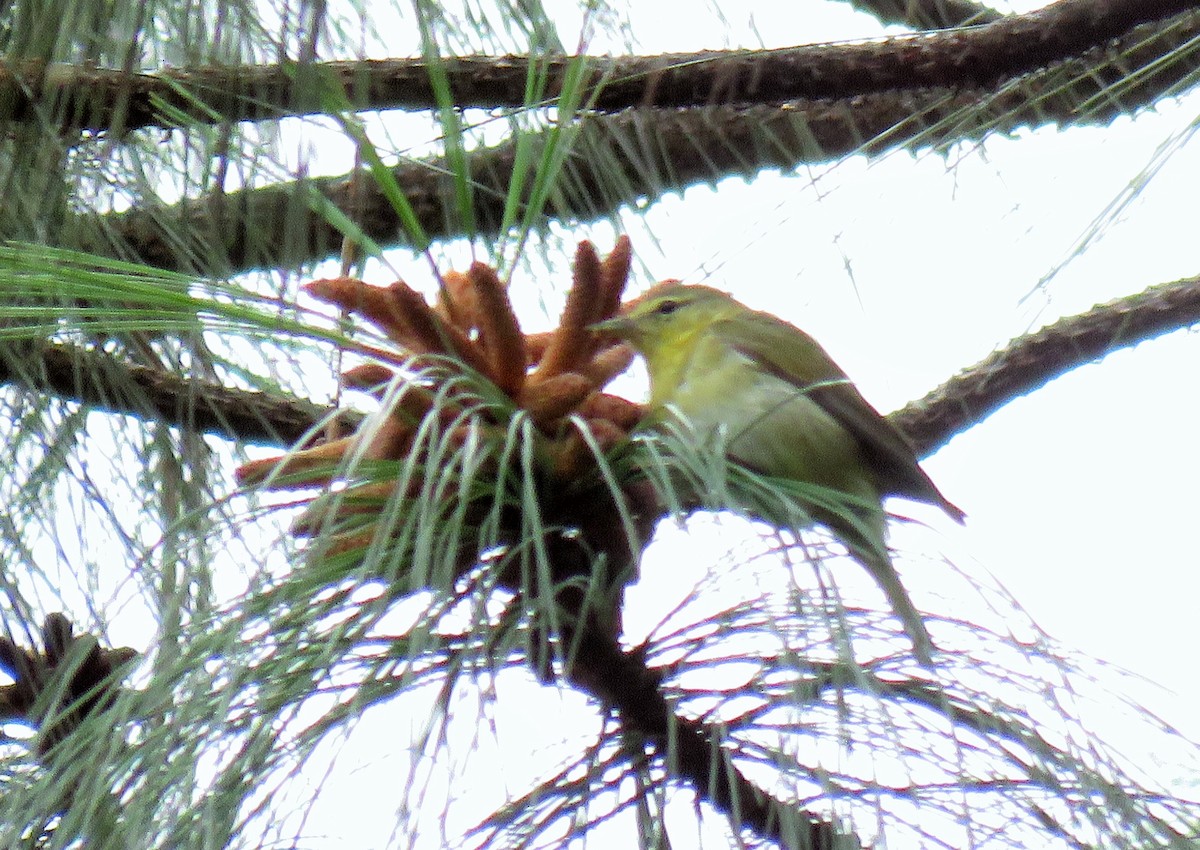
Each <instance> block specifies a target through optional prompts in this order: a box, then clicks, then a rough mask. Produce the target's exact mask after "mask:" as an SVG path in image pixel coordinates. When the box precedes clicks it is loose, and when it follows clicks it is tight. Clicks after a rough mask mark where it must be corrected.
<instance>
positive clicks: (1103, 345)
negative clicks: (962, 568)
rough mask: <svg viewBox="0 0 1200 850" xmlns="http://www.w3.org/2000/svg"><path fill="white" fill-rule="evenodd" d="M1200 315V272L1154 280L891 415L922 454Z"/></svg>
mask: <svg viewBox="0 0 1200 850" xmlns="http://www.w3.org/2000/svg"><path fill="white" fill-rule="evenodd" d="M1197 322H1200V277H1193V278H1187V279H1185V280H1179V281H1175V282H1174V283H1164V284H1160V285H1158V286H1154V287H1151V288H1149V289H1147V290H1145V291H1143V292H1140V293H1138V294H1137V295H1130V296H1126V297H1125V298H1120V299H1117V300H1115V301H1109V302H1108V303H1107V304H1101V305H1099V306H1097V307H1094V308H1092V309H1091V310H1089V311H1088V312H1086V313H1081V314H1079V315H1076V316H1070V317H1068V318H1065V319H1060V320H1059V321H1057V322H1055V323H1054V324H1053V325H1050V326H1048V327H1045V328H1042V329H1041V330H1039V331H1036V332H1035V333H1031V334H1029V335H1028V336H1023V337H1020V338H1019V339H1015V340H1013V341H1012V342H1011V343H1009V345H1008V346H1007V347H1005V348H1002V349H1000V350H999V351H996V352H995V353H993V354H991V355H990V356H988V357H986V358H985V359H983V360H982V361H980V362H979V363H977V364H975V365H974V366H972V367H970V368H969V369H966V370H964V371H963V372H960V373H959V374H958V375H955V376H954V377H953V378H951V379H950V380H949V381H947V382H946V383H944V384H942V385H941V386H940V387H938V388H937V389H935V390H933V391H932V392H931V393H929V394H928V395H927V396H925V397H924V398H923V399H921V400H920V401H915V402H913V403H911V404H909V405H908V406H906V407H904V408H903V409H902V410H899V411H897V412H896V413H894V414H893V419H894V421H895V422H896V424H897V425H899V426H900V427H901V429H903V430H904V432H905V433H906V434H908V435H909V437H910V438H912V440H913V442H914V443H916V445H917V447H918V449H919V452H920V454H921V455H928V454H932V453H933V452H935V451H937V450H938V449H939V448H941V447H942V446H943V445H945V444H946V443H947V442H948V441H949V440H950V438H951V437H953V436H954V435H955V434H959V433H961V432H963V431H965V430H966V429H968V428H970V427H971V426H972V425H975V424H977V423H979V422H982V421H983V420H984V419H986V418H987V417H989V416H991V415H992V414H993V413H995V412H996V411H997V410H999V409H1000V408H1001V407H1003V406H1004V405H1005V404H1007V403H1008V402H1010V401H1012V400H1013V399H1015V398H1018V397H1020V396H1023V395H1026V394H1028V393H1031V392H1033V391H1034V390H1037V389H1039V388H1041V387H1043V386H1045V385H1046V384H1048V383H1049V382H1050V381H1052V380H1054V379H1055V378H1057V377H1060V376H1062V375H1065V374H1066V373H1067V372H1070V371H1072V370H1073V369H1076V368H1078V367H1080V366H1083V365H1085V364H1087V363H1091V362H1092V361H1094V360H1099V359H1100V358H1102V357H1104V356H1105V355H1106V354H1111V353H1112V352H1114V351H1117V350H1118V349H1122V348H1129V347H1131V346H1134V345H1137V344H1138V343H1139V342H1144V341H1145V340H1148V339H1153V338H1154V337H1157V336H1161V335H1163V334H1166V333H1170V332H1172V331H1176V330H1180V329H1182V328H1186V327H1190V326H1191V325H1194V324H1196V323H1197Z"/></svg>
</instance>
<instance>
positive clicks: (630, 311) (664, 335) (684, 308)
mask: <svg viewBox="0 0 1200 850" xmlns="http://www.w3.org/2000/svg"><path fill="white" fill-rule="evenodd" d="M739 307H740V305H739V304H738V302H736V301H734V300H733V299H732V298H731V297H729V296H728V295H726V294H725V293H724V292H721V291H720V290H717V289H713V288H712V287H708V286H688V285H686V284H683V283H680V282H679V281H677V280H667V281H663V282H662V283H659V284H655V285H654V286H652V287H651V288H650V289H648V290H646V292H645V293H643V294H642V295H641V296H639V297H638V298H636V299H635V300H633V301H631V302H629V303H628V304H626V305H625V308H624V309H623V310H622V311H621V315H620V316H616V317H615V318H612V319H608V320H607V321H604V322H598V323H596V324H594V325H592V330H594V331H598V332H600V333H606V334H611V335H613V336H616V337H619V338H621V339H626V340H629V342H630V343H632V344H633V346H634V348H636V349H638V350H639V351H640V352H641V353H642V354H643V355H644V356H645V357H646V359H647V360H650V361H653V360H654V358H655V356H656V355H657V354H659V353H661V352H663V351H664V350H667V349H673V348H677V347H680V346H683V345H686V343H687V341H688V340H690V339H691V338H692V337H693V336H694V335H695V334H696V333H698V332H699V331H702V330H704V329H705V328H706V327H708V326H709V325H710V324H712V323H713V322H715V321H717V320H718V319H720V318H722V317H724V316H725V315H727V314H728V313H729V312H731V311H736V310H737V309H738V308H739ZM742 309H744V308H742Z"/></svg>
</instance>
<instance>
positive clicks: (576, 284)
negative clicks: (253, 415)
mask: <svg viewBox="0 0 1200 850" xmlns="http://www.w3.org/2000/svg"><path fill="white" fill-rule="evenodd" d="M631 256H632V252H631V247H630V243H629V240H628V238H626V237H624V236H622V237H621V238H620V239H618V241H617V244H616V246H615V248H614V249H613V251H612V253H610V254H609V255H608V256H607V257H605V258H603V259H602V258H600V256H599V255H598V253H597V252H596V249H595V248H594V247H593V246H592V245H591V244H590V243H588V242H583V243H581V244H580V245H579V248H578V250H577V251H576V254H575V263H574V268H573V275H572V284H571V288H570V290H569V291H568V294H567V299H566V306H565V308H564V310H563V314H562V316H561V318H560V321H559V324H558V327H557V328H555V329H554V330H553V331H551V332H549V333H539V334H530V335H527V334H525V333H523V332H522V330H521V327H520V324H519V322H518V320H517V315H516V311H515V310H514V309H513V306H512V302H511V300H510V298H509V293H508V290H507V288H506V286H505V284H504V282H503V280H502V278H501V277H500V275H499V274H498V273H497V271H496V270H495V269H494V268H491V267H490V266H487V265H485V264H483V263H478V262H477V263H474V264H472V265H471V267H470V268H469V269H468V270H467V272H466V273H465V274H462V273H458V272H452V271H451V272H444V273H443V274H442V276H441V283H442V289H441V293H440V296H439V302H438V304H437V306H436V307H433V306H430V304H429V303H428V302H427V301H426V300H425V298H424V297H423V296H421V295H420V294H419V293H418V292H417V291H416V290H414V289H412V288H410V287H409V286H408V285H407V284H405V283H403V282H400V281H398V282H396V283H394V284H392V285H391V286H390V287H387V288H384V287H377V286H373V285H371V284H368V283H365V282H364V281H361V280H356V279H353V278H347V277H342V278H336V279H332V280H318V281H314V282H312V283H310V284H308V286H306V287H305V289H306V291H307V292H308V293H309V294H310V295H312V296H313V297H315V298H318V299H320V300H322V301H325V302H327V303H330V304H333V305H336V306H337V307H339V308H342V309H344V310H346V311H348V312H350V313H351V314H353V315H355V316H357V317H359V318H361V319H363V320H366V321H367V322H369V323H371V324H373V325H374V326H375V327H377V328H378V329H379V330H380V331H382V333H383V334H384V335H385V336H386V337H387V340H388V345H386V346H383V347H381V348H379V349H378V350H379V352H380V356H379V357H377V358H376V359H375V360H373V361H370V362H367V363H364V364H362V365H358V366H355V367H354V368H352V369H350V370H349V371H347V372H346V373H345V376H344V380H345V383H346V384H347V385H348V386H350V387H353V388H356V389H362V390H365V391H368V392H370V393H372V394H373V395H374V396H375V398H376V399H377V400H379V401H380V402H381V410H380V411H379V412H378V413H377V414H374V415H372V416H370V417H368V418H367V420H365V421H364V423H363V425H362V426H361V427H360V429H359V430H358V431H357V432H356V433H354V434H352V435H350V436H348V437H345V438H343V439H340V440H335V441H330V442H326V443H323V444H319V445H316V446H313V447H311V448H303V449H294V450H292V451H291V452H289V453H288V454H285V455H282V456H280V457H275V458H269V459H266V460H260V461H254V462H251V463H247V464H245V465H244V466H242V467H241V469H239V470H238V473H237V477H238V480H239V481H240V482H241V483H243V484H256V485H260V486H263V487H265V488H267V489H273V490H282V489H286V488H289V487H290V488H296V487H298V486H303V487H310V488H313V487H315V488H317V489H318V490H319V491H320V492H319V493H318V494H317V495H316V496H315V497H314V498H313V501H312V502H311V503H310V505H309V507H308V509H306V511H305V512H304V513H303V514H301V516H300V517H299V518H298V519H297V520H296V521H295V523H294V525H293V531H294V533H296V534H298V535H303V536H308V535H313V534H321V535H322V544H323V546H324V548H323V549H321V550H320V551H323V552H326V553H334V552H346V551H351V550H354V549H357V548H362V547H365V546H366V545H367V544H369V543H371V542H372V540H373V535H374V534H375V531H374V529H373V528H372V527H371V526H370V524H369V522H370V518H371V515H372V512H373V511H374V512H382V510H383V506H384V505H385V504H391V505H392V506H393V507H394V506H395V505H397V504H400V506H401V509H403V501H404V500H405V499H415V498H426V499H428V498H441V499H445V500H448V502H447V505H446V507H447V509H448V510H450V509H453V508H455V507H456V504H452V502H453V501H454V500H461V499H462V498H464V497H463V495H462V494H461V493H460V491H459V490H458V489H455V488H443V489H441V490H439V489H437V488H436V487H432V486H430V487H427V486H425V485H426V484H430V485H433V484H436V483H437V482H436V481H429V482H426V481H425V478H424V477H425V476H429V477H431V478H432V477H433V476H434V474H435V472H436V473H438V474H441V472H442V470H443V469H444V467H445V466H446V464H447V463H448V462H449V461H448V460H447V457H449V456H448V455H443V454H437V450H438V449H435V448H434V447H435V446H438V447H444V446H445V445H450V446H452V447H453V446H463V445H475V444H477V443H486V441H487V439H488V438H489V437H496V442H497V443H499V442H501V441H502V440H501V439H500V438H502V437H503V435H505V434H508V433H511V428H513V427H518V422H517V421H516V417H520V416H523V417H527V419H528V422H529V423H531V424H532V426H533V429H534V432H533V433H534V440H535V450H534V451H533V452H532V456H533V457H534V458H535V462H536V470H535V477H536V487H535V493H536V499H537V505H536V509H537V510H538V511H539V513H540V515H541V522H540V526H541V527H544V528H547V529H550V528H553V529H556V530H555V531H553V532H547V534H548V535H550V536H551V537H552V538H553V539H548V540H545V541H543V542H542V546H543V548H544V551H546V552H547V553H548V557H549V558H550V564H551V570H550V572H551V576H550V578H551V580H552V581H553V582H554V583H555V588H556V590H555V593H556V597H555V598H556V599H557V600H558V603H559V608H560V613H562V614H563V615H565V616H564V618H563V622H566V623H568V624H569V623H575V624H576V625H579V626H582V625H583V624H584V623H585V622H586V623H591V624H592V625H594V626H599V627H601V628H602V630H603V631H604V632H605V633H607V634H610V635H612V636H614V637H615V635H616V633H617V632H618V631H619V629H620V623H619V614H618V611H617V607H616V602H615V601H613V600H614V599H615V596H616V592H617V591H619V588H620V585H621V583H622V582H623V581H624V580H625V579H626V578H628V577H629V576H630V574H631V573H632V570H633V567H634V566H635V565H636V562H637V560H638V558H639V556H640V547H641V546H642V545H643V543H644V541H645V539H646V538H647V537H648V536H649V532H650V529H651V528H652V525H653V522H654V521H655V520H656V519H657V517H658V515H659V514H660V513H661V511H660V510H659V509H658V506H657V505H656V504H655V502H654V498H653V495H652V488H647V487H646V485H645V484H644V483H643V484H635V485H626V486H624V489H622V490H620V491H619V492H618V493H614V492H612V491H611V489H610V487H609V485H607V484H605V483H604V480H605V478H604V476H602V475H599V474H598V472H597V469H598V466H597V464H598V459H597V450H599V452H601V453H605V452H608V451H609V450H611V449H614V448H615V447H618V446H620V444H622V443H623V442H624V441H626V440H627V438H628V436H629V433H630V431H631V430H632V429H633V428H634V427H635V426H636V424H637V423H638V421H639V420H640V419H641V417H642V413H643V410H642V407H641V406H640V405H637V404H634V403H632V402H629V401H627V400H625V399H622V398H620V397H617V396H613V395H609V394H607V393H604V392H603V388H604V386H605V385H606V384H607V383H608V382H609V381H610V380H612V379H613V378H614V377H615V376H616V375H618V374H620V373H621V372H623V371H624V370H625V369H626V368H627V367H628V366H629V364H630V362H631V361H632V359H633V352H632V350H631V349H630V348H629V347H628V346H627V345H624V344H612V343H611V342H609V341H607V340H605V339H604V338H603V337H602V336H601V335H599V334H596V333H595V332H593V331H592V330H591V329H590V328H591V325H593V324H595V323H596V322H599V321H602V320H604V319H607V318H610V317H612V316H613V315H615V314H616V312H617V311H618V310H619V309H620V305H621V296H622V293H623V292H624V290H625V286H626V283H627V281H628V276H629V269H630V263H631ZM393 349H394V350H393ZM355 350H356V351H358V352H360V353H361V352H363V351H368V352H370V351H372V350H374V349H372V348H370V347H367V346H363V347H360V348H357V349H355ZM410 357H415V358H416V360H415V361H411V362H416V363H420V361H421V359H422V358H428V359H429V362H430V363H431V364H435V365H436V368H433V369H431V370H427V371H425V370H423V371H422V372H421V376H420V379H419V381H417V380H416V379H410V378H409V377H408V376H406V374H405V372H404V366H403V365H402V364H405V363H406V362H410V361H409V358H410ZM376 361H382V362H376ZM397 367H400V368H399V370H397ZM410 368H411V367H410ZM480 379H482V382H485V387H484V389H477V390H476V391H475V392H474V393H472V392H467V391H465V390H464V389H463V387H471V386H474V387H479V385H480ZM472 382H474V383H472ZM481 399H486V400H487V401H481ZM497 399H499V400H500V401H499V402H497V401H496V400H497ZM430 417H436V418H437V421H436V423H435V422H433V420H431V419H430ZM430 433H440V434H442V435H443V436H444V438H445V439H444V440H443V442H441V443H437V442H436V441H433V440H432V439H431V438H429V434H430ZM497 435H499V436H498V437H497ZM514 454H515V455H519V454H520V452H516V453H510V455H514ZM355 459H366V460H370V461H391V462H394V463H395V468H397V469H400V468H406V469H407V470H408V472H407V473H406V475H407V476H408V477H406V478H405V479H404V480H403V483H402V482H401V481H400V480H399V479H394V480H379V479H372V480H369V481H366V482H364V480H363V477H362V476H360V475H356V473H355V472H354V470H353V460H355ZM414 460H415V461H416V463H415V464H414V463H413V461H414ZM506 462H507V463H510V464H513V463H516V462H517V461H516V460H515V459H512V458H510V459H509V460H507V461H506ZM501 463H502V461H501V460H500V459H499V458H498V457H495V458H492V457H489V458H488V460H487V462H485V463H484V464H483V465H482V466H481V467H480V468H482V469H484V470H486V471H487V473H488V474H489V475H492V474H494V475H496V476H497V480H501V479H500V478H499V477H500V476H503V475H505V474H506V470H505V469H504V468H502V466H501ZM413 469H416V470H417V471H416V472H415V473H414V472H412V470H413ZM484 489H487V488H484ZM430 494H434V495H432V496H431V495H430ZM457 507H463V506H461V505H457ZM527 509H528V505H527V504H526V503H522V506H521V507H516V506H514V505H506V506H505V508H504V509H503V510H502V511H501V513H500V523H499V524H500V528H499V529H498V535H499V538H500V539H498V540H492V541H489V543H488V545H489V546H490V547H493V548H494V547H496V546H500V547H503V546H521V545H526V544H527V543H528V542H529V541H528V540H527V539H524V538H523V535H524V536H527V535H528V534H529V530H528V529H529V528H530V524H529V523H528V522H526V521H523V516H522V513H523V511H525V510H527ZM481 510H482V508H481ZM623 512H624V513H623ZM465 514H466V515H467V516H471V515H472V514H471V506H470V505H468V506H465ZM631 516H632V517H633V519H634V526H635V528H636V532H637V534H636V536H637V537H639V538H640V539H638V540H633V541H631V540H630V539H629V534H628V529H629V528H630V526H629V523H628V521H627V520H628V518H629V517H631ZM623 517H624V519H623ZM364 523H365V524H364ZM568 531H569V533H567V532H568ZM468 536H470V535H468ZM480 548H481V544H478V543H477V541H475V540H474V538H473V537H472V541H471V545H466V546H464V549H463V551H461V552H460V553H459V555H458V561H457V562H458V563H459V565H460V571H461V572H462V573H465V572H467V571H469V570H471V569H472V568H474V567H475V566H476V565H478V564H479V563H480V561H481V558H482V556H483V555H484V552H483V551H479V549H480ZM518 560H519V559H508V560H503V559H502V561H501V562H498V563H503V564H505V566H497V569H499V570H501V574H500V575H499V576H498V577H497V580H498V583H499V584H500V586H502V587H506V588H508V589H510V590H513V591H516V592H518V593H524V594H535V593H536V594H538V595H539V597H541V596H542V595H543V594H544V593H545V590H546V588H544V587H534V586H532V585H531V581H532V579H531V577H530V576H528V575H521V574H519V569H518V568H517V567H515V566H512V565H511V564H512V563H515V562H516V561H518ZM598 563H600V564H604V565H606V569H607V571H608V574H607V575H605V576H603V577H600V578H599V579H598V580H599V581H600V582H601V584H602V586H603V587H605V588H607V589H608V590H609V591H611V592H610V593H608V594H607V596H608V597H609V600H610V601H609V602H607V603H605V605H602V606H601V607H600V608H599V609H596V610H590V611H585V610H584V594H583V593H582V591H581V590H580V588H579V586H580V582H578V581H575V580H574V579H577V578H579V577H581V576H586V577H588V578H589V579H592V580H597V577H596V575H595V569H596V564H598ZM541 669H548V668H544V667H542V668H541Z"/></svg>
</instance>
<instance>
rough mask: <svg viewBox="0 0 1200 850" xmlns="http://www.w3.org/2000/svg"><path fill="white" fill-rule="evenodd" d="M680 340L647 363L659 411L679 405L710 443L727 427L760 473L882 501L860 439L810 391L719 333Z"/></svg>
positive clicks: (734, 446)
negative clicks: (866, 465)
mask: <svg viewBox="0 0 1200 850" xmlns="http://www.w3.org/2000/svg"><path fill="white" fill-rule="evenodd" d="M674 342H675V344H674V345H672V346H671V348H670V349H669V350H665V351H660V352H656V356H651V357H648V358H647V363H648V366H649V370H650V381H651V398H650V402H651V406H652V407H653V408H655V409H657V410H660V411H662V410H667V409H669V408H671V407H673V408H674V409H676V410H677V411H679V412H680V413H681V414H683V415H684V416H685V417H687V420H688V421H689V422H690V423H691V425H692V427H694V428H695V429H696V431H697V433H698V435H699V436H701V437H702V438H712V437H714V436H715V435H716V433H717V431H718V429H722V428H723V429H724V430H725V434H724V439H725V444H726V446H727V449H728V451H729V454H730V456H731V457H732V458H734V459H735V460H737V461H739V462H741V463H744V464H746V465H747V466H749V467H752V468H754V469H756V470H758V471H760V472H764V473H766V474H768V475H774V476H778V477H782V478H793V479H796V480H800V481H807V482H810V483H813V484H820V485H823V486H827V487H832V488H835V489H838V490H841V491H843V492H848V493H855V494H859V495H862V496H864V497H869V498H878V493H877V492H875V488H874V485H873V483H872V482H870V481H869V480H868V479H867V477H866V476H865V475H864V470H863V465H862V462H861V460H860V459H859V457H858V452H859V450H858V444H857V442H856V441H855V439H854V437H853V436H852V435H851V434H850V433H849V432H848V431H847V430H846V429H845V428H843V427H842V426H841V425H840V424H839V423H838V422H837V420H836V419H834V418H833V417H832V416H830V415H829V414H828V413H826V412H825V410H824V409H823V408H822V407H821V406H820V405H819V404H817V403H816V402H815V401H813V400H812V399H811V398H810V397H809V396H808V394H807V393H805V392H804V390H803V389H801V388H799V387H796V386H795V385H793V384H791V383H789V382H787V381H785V380H783V379H781V378H779V377H776V376H775V375H773V374H771V373H770V372H767V371H765V370H763V369H762V368H761V366H760V365H759V364H757V363H755V362H754V361H752V360H751V359H750V358H748V357H746V356H745V355H743V354H741V353H740V352H738V351H736V350H735V349H733V348H731V347H730V346H729V345H727V344H726V343H724V342H723V341H722V340H721V339H719V338H718V337H717V336H716V335H715V334H712V333H704V332H703V331H701V332H698V333H696V334H694V335H692V337H691V339H687V340H678V339H677V340H675V341H674Z"/></svg>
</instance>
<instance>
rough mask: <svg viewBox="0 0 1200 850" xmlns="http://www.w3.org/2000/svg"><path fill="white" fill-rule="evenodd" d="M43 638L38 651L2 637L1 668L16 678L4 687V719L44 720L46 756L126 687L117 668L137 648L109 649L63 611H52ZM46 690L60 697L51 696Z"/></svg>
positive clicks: (41, 744)
mask: <svg viewBox="0 0 1200 850" xmlns="http://www.w3.org/2000/svg"><path fill="white" fill-rule="evenodd" d="M42 643H43V645H44V646H45V651H44V652H36V651H34V650H32V649H26V648H24V647H21V646H17V644H16V643H14V642H13V641H12V640H11V639H9V638H7V637H0V669H2V670H3V671H4V672H5V673H7V674H8V675H9V676H11V677H12V679H13V684H11V685H5V686H4V687H0V719H3V720H19V721H22V722H27V723H32V724H33V725H35V726H38V727H39V734H38V738H37V741H38V752H39V754H40V755H43V756H44V755H46V754H47V753H49V752H50V750H51V749H53V747H54V746H55V744H57V743H59V742H60V741H62V740H63V739H65V738H66V737H67V736H68V735H70V734H71V733H72V732H73V731H74V730H75V729H76V728H77V727H78V726H79V724H80V723H82V722H83V719H84V718H85V717H87V716H88V715H90V714H94V713H96V712H99V711H103V710H104V709H105V708H107V707H108V706H109V705H111V704H112V702H113V700H114V699H116V696H117V692H118V690H119V688H120V679H119V676H118V675H115V674H117V673H118V671H119V670H120V668H122V667H124V666H125V665H126V664H128V663H129V662H130V661H132V660H133V659H134V658H136V657H137V652H135V651H134V650H132V649H130V648H128V647H121V648H119V649H105V648H103V647H101V646H100V644H99V642H98V641H97V640H96V638H95V637H93V636H92V635H76V634H75V633H74V628H73V627H72V625H71V621H70V620H68V619H67V618H66V617H65V616H64V615H63V614H50V615H49V616H47V617H46V620H45V622H44V623H43V624H42ZM62 676H66V677H67V679H66V681H65V682H64V681H62V680H61V677H62ZM46 692H52V693H53V694H55V699H53V700H49V701H48V700H45V699H44V698H43V696H44V694H46Z"/></svg>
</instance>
